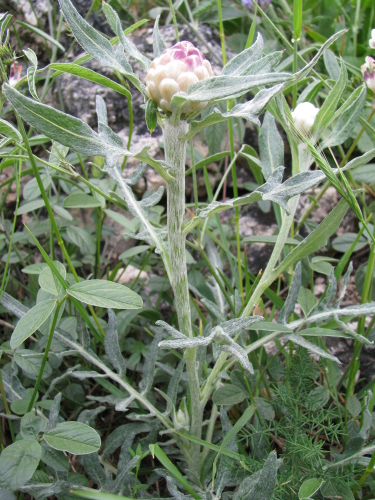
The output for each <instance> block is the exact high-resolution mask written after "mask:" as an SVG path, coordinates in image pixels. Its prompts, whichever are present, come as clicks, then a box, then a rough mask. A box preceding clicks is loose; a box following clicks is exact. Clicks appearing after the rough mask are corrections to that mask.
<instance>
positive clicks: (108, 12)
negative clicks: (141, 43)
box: [102, 0, 151, 71]
mask: <svg viewBox="0 0 375 500" xmlns="http://www.w3.org/2000/svg"><path fill="white" fill-rule="evenodd" d="M102 9H103V12H104V15H105V17H106V18H107V21H108V23H109V25H110V26H111V28H112V30H113V31H114V32H115V33H116V35H117V36H118V39H119V42H120V44H121V45H122V47H123V48H124V50H125V52H127V53H128V54H129V56H131V57H133V59H135V60H136V61H138V62H140V63H141V65H142V66H143V67H144V69H145V70H146V71H147V70H148V69H149V68H150V64H151V61H150V59H148V58H147V57H146V56H144V55H143V54H142V53H141V52H140V51H139V50H138V49H137V47H136V46H135V45H134V43H133V42H131V41H130V40H129V39H128V38H126V36H125V35H124V32H123V30H122V27H121V21H120V18H119V16H118V15H117V12H116V11H115V10H114V9H113V7H112V6H111V5H109V4H108V3H106V2H104V0H103V1H102ZM116 55H117V51H116Z"/></svg>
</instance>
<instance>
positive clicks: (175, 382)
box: [167, 359, 185, 414]
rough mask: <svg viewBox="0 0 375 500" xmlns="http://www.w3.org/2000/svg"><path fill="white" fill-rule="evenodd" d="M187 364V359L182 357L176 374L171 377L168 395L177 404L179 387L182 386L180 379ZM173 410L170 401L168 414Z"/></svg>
mask: <svg viewBox="0 0 375 500" xmlns="http://www.w3.org/2000/svg"><path fill="white" fill-rule="evenodd" d="M184 366H185V361H184V359H181V361H180V362H179V363H178V365H177V367H176V369H175V372H174V374H173V375H172V377H171V380H170V382H169V384H168V390H167V396H168V397H169V399H170V400H171V402H172V405H176V401H177V393H178V388H179V386H180V381H181V377H182V373H183V370H184ZM171 411H172V408H171V407H170V404H169V403H168V405H167V414H168V413H170V412H171Z"/></svg>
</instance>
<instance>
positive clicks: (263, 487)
mask: <svg viewBox="0 0 375 500" xmlns="http://www.w3.org/2000/svg"><path fill="white" fill-rule="evenodd" d="M279 466H280V463H279V461H278V460H277V454H276V452H275V451H272V452H271V453H270V454H269V455H268V458H267V460H266V463H265V464H264V466H263V468H262V470H260V471H258V472H255V474H253V475H251V476H249V477H246V479H244V480H243V481H242V483H241V484H240V486H239V488H238V490H237V492H236V493H235V494H234V497H233V500H270V498H272V496H273V492H274V489H275V488H276V485H277V469H278V468H279Z"/></svg>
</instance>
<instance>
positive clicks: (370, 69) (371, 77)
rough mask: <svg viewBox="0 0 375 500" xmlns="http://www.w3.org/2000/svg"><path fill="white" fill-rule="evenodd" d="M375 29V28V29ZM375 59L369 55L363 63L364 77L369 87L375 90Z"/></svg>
mask: <svg viewBox="0 0 375 500" xmlns="http://www.w3.org/2000/svg"><path fill="white" fill-rule="evenodd" d="M374 31H375V30H374ZM374 69H375V59H373V58H372V57H369V56H367V57H366V62H365V64H362V66H361V70H362V74H363V79H364V81H365V82H366V84H367V87H368V88H369V89H371V90H372V91H373V92H375V72H374Z"/></svg>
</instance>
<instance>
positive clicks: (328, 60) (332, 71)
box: [323, 50, 340, 82]
mask: <svg viewBox="0 0 375 500" xmlns="http://www.w3.org/2000/svg"><path fill="white" fill-rule="evenodd" d="M323 59H324V65H325V67H326V69H327V71H328V74H329V77H330V78H331V80H334V81H335V82H337V80H338V79H339V78H340V65H339V63H338V62H337V59H336V56H335V54H334V52H332V50H326V51H325V52H324V54H323Z"/></svg>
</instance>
